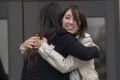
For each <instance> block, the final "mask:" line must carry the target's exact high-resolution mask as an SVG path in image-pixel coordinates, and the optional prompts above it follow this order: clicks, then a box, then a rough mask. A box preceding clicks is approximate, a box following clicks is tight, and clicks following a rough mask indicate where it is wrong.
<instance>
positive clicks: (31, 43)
mask: <svg viewBox="0 0 120 80" xmlns="http://www.w3.org/2000/svg"><path fill="white" fill-rule="evenodd" d="M38 40H40V37H37V36H33V37H30V38H28V39H27V40H26V41H25V42H24V47H26V48H30V49H32V48H34V46H35V45H36V44H37V43H38Z"/></svg>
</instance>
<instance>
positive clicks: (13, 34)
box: [8, 1, 23, 80]
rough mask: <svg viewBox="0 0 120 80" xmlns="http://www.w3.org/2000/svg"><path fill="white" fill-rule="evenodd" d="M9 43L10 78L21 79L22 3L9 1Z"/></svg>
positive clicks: (12, 79)
mask: <svg viewBox="0 0 120 80" xmlns="http://www.w3.org/2000/svg"><path fill="white" fill-rule="evenodd" d="M8 6H9V21H8V27H9V29H8V36H9V37H8V44H9V46H8V47H9V72H10V74H9V80H20V76H21V71H22V66H23V63H22V60H23V59H22V55H21V53H20V50H19V47H20V44H21V43H22V42H23V23H22V3H21V2H15V1H12V2H9V5H8Z"/></svg>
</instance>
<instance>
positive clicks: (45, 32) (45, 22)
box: [26, 2, 61, 72]
mask: <svg viewBox="0 0 120 80" xmlns="http://www.w3.org/2000/svg"><path fill="white" fill-rule="evenodd" d="M60 14H61V7H60V6H59V4H57V3H55V2H51V3H49V4H47V5H45V6H44V7H42V8H41V10H40V26H39V29H38V34H39V36H40V37H41V38H42V37H46V38H47V39H48V41H49V40H51V39H52V38H54V36H55V35H56V29H57V28H59V27H60V22H59V20H60ZM37 51H38V49H35V48H33V49H27V50H26V59H27V61H28V64H27V69H28V71H29V72H33V71H35V70H36V65H37V55H36V53H37Z"/></svg>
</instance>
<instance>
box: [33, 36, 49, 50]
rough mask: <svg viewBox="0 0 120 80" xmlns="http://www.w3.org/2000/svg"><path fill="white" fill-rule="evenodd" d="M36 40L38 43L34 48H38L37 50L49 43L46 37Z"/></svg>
mask: <svg viewBox="0 0 120 80" xmlns="http://www.w3.org/2000/svg"><path fill="white" fill-rule="evenodd" d="M36 40H37V42H36V44H35V45H34V48H36V49H38V48H40V47H41V45H42V44H43V43H47V39H46V38H45V37H43V38H42V39H40V38H39V39H36Z"/></svg>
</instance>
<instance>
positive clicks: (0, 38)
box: [0, 19, 8, 74]
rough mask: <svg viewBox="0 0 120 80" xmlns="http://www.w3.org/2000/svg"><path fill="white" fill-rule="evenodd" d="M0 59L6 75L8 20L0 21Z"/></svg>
mask: <svg viewBox="0 0 120 80" xmlns="http://www.w3.org/2000/svg"><path fill="white" fill-rule="evenodd" d="M0 58H1V61H2V64H3V67H4V70H5V72H6V73H7V74H8V20H7V19H2V20H1V19H0Z"/></svg>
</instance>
